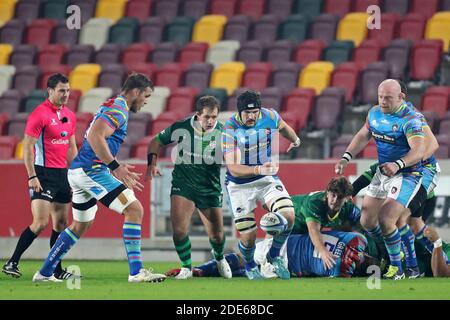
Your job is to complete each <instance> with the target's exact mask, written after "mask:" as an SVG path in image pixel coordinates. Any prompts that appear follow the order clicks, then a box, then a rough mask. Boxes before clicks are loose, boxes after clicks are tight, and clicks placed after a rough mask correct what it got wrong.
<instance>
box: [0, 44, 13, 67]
mask: <svg viewBox="0 0 450 320" xmlns="http://www.w3.org/2000/svg"><path fill="white" fill-rule="evenodd" d="M12 51H13V47H12V45H10V44H6V43H0V65H7V64H8V63H9V56H10V55H11V52H12Z"/></svg>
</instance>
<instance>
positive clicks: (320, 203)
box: [291, 191, 361, 233]
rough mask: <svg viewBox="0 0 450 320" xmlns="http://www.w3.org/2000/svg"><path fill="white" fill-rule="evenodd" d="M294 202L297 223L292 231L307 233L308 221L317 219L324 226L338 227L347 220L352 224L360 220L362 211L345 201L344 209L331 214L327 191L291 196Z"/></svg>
mask: <svg viewBox="0 0 450 320" xmlns="http://www.w3.org/2000/svg"><path fill="white" fill-rule="evenodd" d="M291 199H292V202H293V203H294V210H295V223H294V228H293V229H292V233H307V232H308V227H307V225H306V223H307V222H308V221H316V222H318V223H320V225H321V226H322V228H323V227H328V228H336V227H339V226H342V224H343V223H344V222H346V221H350V222H351V223H352V224H356V223H358V222H359V218H360V215H361V211H360V210H359V208H358V207H356V206H355V205H354V204H353V202H351V201H347V202H345V204H344V206H343V207H342V209H341V210H340V211H339V212H337V213H336V214H334V216H330V215H331V214H332V212H330V209H329V208H328V204H327V200H326V191H316V192H311V193H309V194H300V195H295V196H292V197H291Z"/></svg>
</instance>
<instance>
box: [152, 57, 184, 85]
mask: <svg viewBox="0 0 450 320" xmlns="http://www.w3.org/2000/svg"><path fill="white" fill-rule="evenodd" d="M184 71H185V67H184V66H183V64H181V63H167V64H165V65H163V66H162V67H161V68H159V69H158V70H157V71H156V73H155V75H154V77H153V80H154V81H155V83H156V85H157V86H160V87H168V88H169V89H170V90H171V91H172V90H174V89H176V88H178V87H180V86H181V82H182V80H183V73H184Z"/></svg>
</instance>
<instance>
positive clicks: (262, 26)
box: [251, 14, 280, 43]
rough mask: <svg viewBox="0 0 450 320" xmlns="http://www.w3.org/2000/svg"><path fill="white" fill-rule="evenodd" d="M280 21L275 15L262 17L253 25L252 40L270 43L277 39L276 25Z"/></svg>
mask: <svg viewBox="0 0 450 320" xmlns="http://www.w3.org/2000/svg"><path fill="white" fill-rule="evenodd" d="M279 23H280V21H279V18H278V17H277V16H276V15H273V14H268V15H264V16H262V17H261V18H260V19H259V20H258V21H256V22H255V23H253V27H252V30H253V31H252V36H251V39H252V40H259V41H261V42H265V43H271V42H273V41H275V40H276V39H277V36H278V25H279Z"/></svg>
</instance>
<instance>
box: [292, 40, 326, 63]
mask: <svg viewBox="0 0 450 320" xmlns="http://www.w3.org/2000/svg"><path fill="white" fill-rule="evenodd" d="M324 48H325V43H324V42H323V41H321V40H306V41H304V42H302V43H301V44H300V45H299V46H298V47H297V49H296V50H295V52H294V61H295V62H297V63H300V64H301V65H303V66H306V65H307V64H308V63H310V62H314V61H320V59H321V56H322V50H323V49H324Z"/></svg>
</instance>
